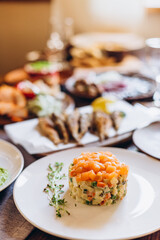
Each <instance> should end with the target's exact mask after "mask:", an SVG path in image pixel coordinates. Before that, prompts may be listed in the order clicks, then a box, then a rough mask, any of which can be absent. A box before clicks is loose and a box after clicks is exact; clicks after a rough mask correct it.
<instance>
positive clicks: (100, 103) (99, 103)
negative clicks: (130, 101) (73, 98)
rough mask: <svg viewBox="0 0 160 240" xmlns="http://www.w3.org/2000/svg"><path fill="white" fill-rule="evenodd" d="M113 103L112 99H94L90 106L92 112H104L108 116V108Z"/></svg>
mask: <svg viewBox="0 0 160 240" xmlns="http://www.w3.org/2000/svg"><path fill="white" fill-rule="evenodd" d="M115 102H116V100H115V99H112V98H105V97H99V98H96V99H95V100H94V101H93V102H92V104H91V105H92V108H93V111H97V110H100V111H103V112H106V113H107V114H110V113H111V112H110V111H109V106H110V104H113V103H115Z"/></svg>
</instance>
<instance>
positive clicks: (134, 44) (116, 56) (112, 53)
mask: <svg viewBox="0 0 160 240" xmlns="http://www.w3.org/2000/svg"><path fill="white" fill-rule="evenodd" d="M143 47H144V40H143V39H141V38H140V37H138V36H136V35H134V34H124V33H123V34H116V33H83V34H78V35H75V36H73V37H72V38H71V48H70V57H71V61H70V63H71V65H72V66H73V67H77V68H83V69H84V68H88V69H89V68H99V67H112V68H114V67H118V66H122V65H125V64H126V62H127V61H130V59H129V58H131V61H132V57H133V56H132V54H133V52H134V51H135V50H139V49H142V48H143ZM133 61H134V59H133Z"/></svg>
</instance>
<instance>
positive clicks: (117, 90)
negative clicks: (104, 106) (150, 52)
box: [65, 71, 156, 101]
mask: <svg viewBox="0 0 160 240" xmlns="http://www.w3.org/2000/svg"><path fill="white" fill-rule="evenodd" d="M65 87H66V89H67V90H68V91H69V92H70V93H72V94H73V95H75V96H78V97H81V98H86V99H94V98H96V97H98V96H100V95H103V96H104V95H105V94H108V93H111V94H114V95H115V96H117V97H119V98H121V99H125V100H128V101H133V100H140V99H147V98H150V97H152V96H153V94H154V92H155V90H156V83H155V81H154V80H153V79H151V78H147V77H145V76H143V75H140V74H120V73H118V72H115V71H108V72H105V73H100V74H96V73H94V72H90V73H89V74H81V75H78V74H77V75H76V74H75V75H73V76H72V77H71V78H69V79H68V80H67V81H66V83H65Z"/></svg>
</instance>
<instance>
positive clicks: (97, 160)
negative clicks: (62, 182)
mask: <svg viewBox="0 0 160 240" xmlns="http://www.w3.org/2000/svg"><path fill="white" fill-rule="evenodd" d="M128 169H129V168H128V166H127V165H125V164H124V163H120V162H119V160H118V159H117V158H116V157H115V156H114V155H113V154H112V153H111V152H87V153H81V155H80V156H79V157H77V158H74V159H73V163H72V164H71V165H70V167H69V187H70V195H71V196H72V197H73V198H74V199H76V201H78V202H81V203H85V204H87V205H111V204H114V203H116V202H117V201H118V200H122V199H123V198H124V197H125V195H126V192H127V176H128Z"/></svg>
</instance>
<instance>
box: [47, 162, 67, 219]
mask: <svg viewBox="0 0 160 240" xmlns="http://www.w3.org/2000/svg"><path fill="white" fill-rule="evenodd" d="M62 168H63V163H58V162H56V163H55V165H54V166H52V165H51V164H49V166H48V175H47V178H48V182H49V183H48V184H47V186H46V187H45V188H44V192H45V193H47V194H48V198H49V205H50V206H53V207H55V209H56V216H57V217H61V216H62V212H66V213H67V214H68V215H70V213H69V212H68V211H67V210H66V209H65V207H66V203H67V201H66V200H65V199H64V198H61V194H62V193H64V191H63V190H62V189H63V187H64V185H63V184H58V180H61V179H64V178H65V177H66V176H65V174H62V175H61V174H60V172H61V171H62Z"/></svg>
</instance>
